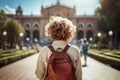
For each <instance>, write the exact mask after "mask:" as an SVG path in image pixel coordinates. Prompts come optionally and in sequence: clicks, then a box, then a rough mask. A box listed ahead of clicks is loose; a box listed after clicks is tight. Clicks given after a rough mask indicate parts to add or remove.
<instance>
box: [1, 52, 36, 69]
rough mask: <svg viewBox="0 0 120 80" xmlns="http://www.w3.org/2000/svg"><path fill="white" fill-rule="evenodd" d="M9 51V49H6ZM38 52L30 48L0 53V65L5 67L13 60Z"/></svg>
mask: <svg viewBox="0 0 120 80" xmlns="http://www.w3.org/2000/svg"><path fill="white" fill-rule="evenodd" d="M5 52H8V51H5ZM34 53H36V50H28V51H10V52H9V53H7V54H4V53H2V54H1V55H0V57H1V58H0V67H3V66H5V65H7V64H10V63H12V62H15V61H17V60H20V59H22V58H25V57H27V56H30V55H32V54H34Z"/></svg>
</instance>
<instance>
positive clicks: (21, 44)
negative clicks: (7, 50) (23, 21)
mask: <svg viewBox="0 0 120 80" xmlns="http://www.w3.org/2000/svg"><path fill="white" fill-rule="evenodd" d="M19 36H20V50H22V46H23V43H22V37H23V36H24V34H23V33H22V32H20V33H19Z"/></svg>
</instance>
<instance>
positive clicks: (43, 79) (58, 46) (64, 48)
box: [36, 16, 82, 80]
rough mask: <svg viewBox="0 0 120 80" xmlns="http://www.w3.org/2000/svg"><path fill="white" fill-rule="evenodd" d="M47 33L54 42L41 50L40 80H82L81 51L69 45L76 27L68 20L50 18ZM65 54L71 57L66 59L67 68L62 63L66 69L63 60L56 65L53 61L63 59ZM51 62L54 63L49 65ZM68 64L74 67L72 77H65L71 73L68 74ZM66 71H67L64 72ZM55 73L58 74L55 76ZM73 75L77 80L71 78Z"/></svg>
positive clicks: (46, 28) (38, 65)
mask: <svg viewBox="0 0 120 80" xmlns="http://www.w3.org/2000/svg"><path fill="white" fill-rule="evenodd" d="M45 31H46V35H47V36H48V37H49V38H50V39H51V40H53V43H52V44H51V45H49V46H45V47H43V48H41V50H40V53H39V56H38V61H37V68H36V76H37V77H38V78H39V80H82V67H81V58H80V50H79V48H78V47H76V46H73V45H70V44H69V43H68V42H69V41H70V40H71V38H72V37H73V35H74V33H75V31H76V27H75V26H74V25H73V24H72V22H71V21H70V20H68V19H66V18H62V17H57V16H56V17H55V16H52V17H50V21H49V23H48V24H47V25H46V26H45ZM58 51H60V52H58ZM55 52H56V53H55ZM63 52H65V53H64V54H66V56H68V57H69V59H67V60H66V59H65V60H66V62H65V63H64V64H66V66H65V65H64V64H63V63H62V64H63V65H64V67H63V66H62V65H61V64H60V63H61V60H59V61H58V63H59V64H55V63H57V61H56V62H54V60H51V58H56V56H57V55H58V56H57V58H56V59H58V58H61V57H62V56H59V55H61V54H62V53H63ZM64 54H63V55H64ZM53 55H54V56H53ZM66 56H64V57H66ZM68 57H67V58H68ZM62 58H63V57H62ZM62 58H61V59H62ZM50 60H51V61H52V62H54V63H52V62H51V63H49V62H50ZM68 60H70V63H68V62H67V61H68ZM63 61H64V60H63ZM68 64H72V66H73V68H72V69H73V70H72V71H73V74H71V75H69V74H67V75H65V74H66V73H69V72H70V71H68V72H67V70H68V69H69V67H67V66H68ZM51 65H52V66H51ZM59 65H61V66H62V67H61V66H59ZM57 67H59V68H57ZM53 69H54V70H53ZM65 69H67V70H66V71H64V70H65ZM51 71H52V72H51ZM54 71H56V72H55V73H54V74H53V72H54ZM50 72H51V73H50ZM56 73H59V74H56ZM62 73H63V74H62ZM52 74H53V75H52ZM56 75H57V76H56ZM73 75H74V77H75V78H71V76H73ZM70 78H71V79H70Z"/></svg>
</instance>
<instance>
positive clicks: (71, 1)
mask: <svg viewBox="0 0 120 80" xmlns="http://www.w3.org/2000/svg"><path fill="white" fill-rule="evenodd" d="M56 1H57V0H0V9H3V10H4V11H5V12H6V13H10V14H15V10H16V8H17V7H18V5H20V6H21V7H22V9H23V14H27V15H30V14H31V13H32V14H33V15H40V10H41V5H43V6H44V7H49V6H51V5H54V4H55V3H56ZM59 1H60V3H61V4H62V5H66V6H68V7H73V6H74V5H75V6H76V14H77V15H83V14H84V13H86V14H87V15H93V14H94V11H95V9H96V7H98V6H100V3H99V0H59Z"/></svg>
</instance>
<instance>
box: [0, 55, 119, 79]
mask: <svg viewBox="0 0 120 80" xmlns="http://www.w3.org/2000/svg"><path fill="white" fill-rule="evenodd" d="M37 57H38V54H35V55H32V56H30V57H27V58H25V59H22V60H20V61H17V62H15V63H12V64H10V65H8V66H5V67H3V68H0V80H38V79H37V78H36V76H35V74H34V73H35V68H36V61H37ZM83 62H84V61H83V58H82V64H83ZM83 80H120V71H117V70H115V69H113V68H111V67H109V66H106V65H104V64H102V63H100V62H98V61H96V60H94V59H92V58H88V66H87V67H83Z"/></svg>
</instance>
